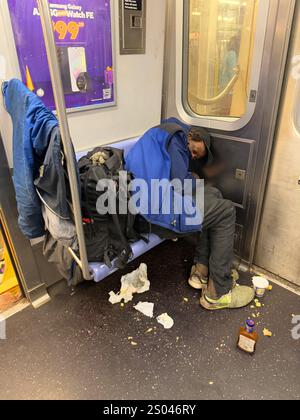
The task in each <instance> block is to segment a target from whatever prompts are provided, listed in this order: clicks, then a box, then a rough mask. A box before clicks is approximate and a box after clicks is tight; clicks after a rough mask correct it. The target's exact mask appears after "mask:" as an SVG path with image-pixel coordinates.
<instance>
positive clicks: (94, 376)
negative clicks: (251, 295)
mask: <svg viewBox="0 0 300 420" xmlns="http://www.w3.org/2000/svg"><path fill="white" fill-rule="evenodd" d="M191 253H192V248H191V245H189V244H188V243H186V242H185V241H181V242H179V243H172V242H168V243H165V244H163V245H161V246H160V247H158V248H156V249H155V250H154V251H152V252H151V253H149V254H147V255H145V256H144V257H143V258H142V259H141V260H140V261H138V262H136V263H134V264H132V265H131V266H130V267H129V269H128V270H127V271H131V269H132V268H135V267H137V265H138V263H139V262H141V261H143V262H146V263H148V265H149V278H150V279H151V282H152V285H151V291H150V292H149V293H147V294H145V295H141V296H138V297H136V298H135V299H134V303H137V302H139V301H140V300H142V301H150V302H154V303H155V314H156V315H159V314H161V313H163V312H168V313H169V314H170V315H171V316H172V317H173V318H174V321H175V326H174V327H173V329H172V330H170V331H165V330H164V329H163V328H162V327H161V326H159V325H158V324H157V323H156V321H155V320H151V319H148V318H145V317H143V316H142V315H139V314H138V313H137V312H136V311H135V310H134V309H133V304H132V303H130V304H128V305H127V306H126V308H124V309H122V308H121V307H120V306H119V305H117V306H112V305H110V303H109V302H108V292H109V291H111V290H115V291H118V287H119V280H120V274H118V273H117V274H116V275H114V276H112V277H110V278H109V279H107V280H105V281H104V282H103V283H101V284H100V285H98V286H96V285H94V284H86V285H83V286H81V287H80V288H79V289H78V290H77V293H76V294H75V295H74V296H70V293H69V292H68V291H67V292H61V293H60V294H58V295H57V296H56V297H55V298H54V299H53V300H52V301H51V303H50V304H48V305H47V306H44V307H43V308H41V309H39V310H37V311H35V310H33V309H31V308H29V309H27V310H25V311H23V312H22V313H19V314H18V315H16V316H15V317H13V318H12V319H10V320H9V321H8V326H7V334H8V337H7V340H6V341H0V355H1V357H0V389H1V394H0V398H1V399H6V398H9V399H11V398H21V399H28V398H33V399H39V398H41V399H46V398H51V399H62V398H67V399H76V398H83V399H95V398H96V399H222V398H225V399H253V398H254V399H273V398H274V399H295V398H299V397H300V376H299V372H300V341H294V340H293V339H292V336H291V329H292V323H291V320H292V314H295V315H300V297H298V296H296V295H293V294H292V293H290V292H287V291H286V290H284V289H282V288H280V287H277V286H275V287H274V290H273V292H271V293H268V295H267V296H266V298H265V300H264V304H265V307H263V308H262V309H261V310H256V309H255V310H254V309H251V308H248V309H244V310H236V311H231V312H230V311H223V312H219V313H208V312H205V311H204V310H202V309H200V307H199V303H198V293H196V292H194V291H193V290H191V289H190V288H189V287H188V286H187V284H186V277H187V273H188V270H189V268H190V265H191V259H190V255H191ZM245 281H246V282H247V281H249V279H245V278H244V279H243V280H242V282H245ZM184 298H188V302H185V301H184ZM258 311H259V312H261V316H260V317H259V318H258V320H259V321H258V322H259V325H258V328H257V329H258V332H259V335H260V342H259V344H258V348H257V353H256V354H255V356H254V357H251V356H248V355H247V354H244V353H241V352H239V351H238V350H237V349H236V341H237V334H238V329H239V327H240V325H242V324H243V323H244V321H245V320H246V319H247V318H248V316H251V315H252V313H256V312H258ZM153 327H157V329H156V330H154V332H152V333H149V334H146V333H145V332H146V331H147V330H148V329H149V328H153ZM264 327H267V328H269V329H270V330H271V331H273V333H274V337H273V338H270V339H269V338H264V337H263V334H262V330H263V328H264ZM128 337H133V340H134V341H135V342H136V343H138V346H137V347H132V345H131V344H130V341H129V340H128Z"/></svg>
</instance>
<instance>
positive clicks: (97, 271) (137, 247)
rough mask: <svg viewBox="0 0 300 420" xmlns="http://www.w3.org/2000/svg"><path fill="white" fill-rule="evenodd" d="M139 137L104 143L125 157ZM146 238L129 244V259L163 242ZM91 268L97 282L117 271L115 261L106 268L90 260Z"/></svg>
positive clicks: (78, 155)
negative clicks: (130, 254)
mask: <svg viewBox="0 0 300 420" xmlns="http://www.w3.org/2000/svg"><path fill="white" fill-rule="evenodd" d="M139 139H140V137H136V138H132V139H129V140H124V141H119V142H117V143H111V144H106V145H105V146H110V147H115V148H117V149H122V150H124V155H125V158H126V155H127V153H129V151H130V150H131V149H132V147H133V146H134V145H135V143H136V142H137V141H138V140H139ZM87 153H88V151H85V152H78V153H76V157H77V160H79V159H80V158H82V157H83V156H84V155H86V154H87ZM147 239H149V243H146V242H145V241H143V240H141V241H138V242H135V243H134V244H131V247H132V251H133V257H132V259H131V260H130V261H134V260H135V259H136V258H139V257H140V256H141V255H143V254H145V253H146V252H148V251H150V250H151V249H153V248H155V247H156V246H157V245H159V244H160V243H162V242H163V240H162V239H160V238H159V237H158V236H157V235H154V234H151V235H147ZM89 265H90V268H91V270H93V273H94V281H95V282H96V283H99V282H100V281H102V280H104V279H105V278H106V277H108V276H109V275H111V274H113V273H115V272H116V271H118V268H117V267H116V266H115V262H113V267H112V268H108V267H107V265H105V264H104V263H103V262H102V263H101V262H98V263H95V262H90V263H89Z"/></svg>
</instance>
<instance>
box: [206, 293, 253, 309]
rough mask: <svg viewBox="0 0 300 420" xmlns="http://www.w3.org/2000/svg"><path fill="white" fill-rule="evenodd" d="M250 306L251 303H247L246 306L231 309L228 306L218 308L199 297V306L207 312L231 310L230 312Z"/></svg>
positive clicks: (218, 306)
mask: <svg viewBox="0 0 300 420" xmlns="http://www.w3.org/2000/svg"><path fill="white" fill-rule="evenodd" d="M250 304H251V302H250V303H247V304H246V305H243V306H239V307H235V308H232V307H230V306H220V305H214V304H213V303H209V302H207V300H206V299H205V297H204V296H201V299H200V305H201V306H202V308H204V309H206V310H207V311H221V310H224V309H231V310H232V309H243V308H246V307H247V306H249V305H250Z"/></svg>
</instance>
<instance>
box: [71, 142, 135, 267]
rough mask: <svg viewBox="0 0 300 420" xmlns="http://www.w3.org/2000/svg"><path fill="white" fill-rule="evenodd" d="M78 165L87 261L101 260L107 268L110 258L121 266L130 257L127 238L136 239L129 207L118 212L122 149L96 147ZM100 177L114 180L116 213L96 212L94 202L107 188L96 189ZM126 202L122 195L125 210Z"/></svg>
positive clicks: (122, 166)
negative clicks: (121, 212) (122, 211)
mask: <svg viewBox="0 0 300 420" xmlns="http://www.w3.org/2000/svg"><path fill="white" fill-rule="evenodd" d="M78 165H79V172H80V182H81V194H82V211H83V218H84V231H85V238H86V246H87V253H88V259H89V261H90V262H104V263H105V264H106V265H107V266H108V267H110V268H111V266H112V264H111V263H112V261H113V260H114V259H117V260H116V265H117V267H118V268H124V267H125V265H126V264H127V262H128V260H129V259H130V258H131V257H132V249H131V246H130V244H129V241H135V240H137V239H138V235H137V234H136V232H135V230H134V222H135V215H133V214H131V213H130V212H129V210H128V211H127V214H126V215H123V214H122V215H120V214H118V210H119V198H120V197H119V172H120V171H124V154H123V151H122V150H119V149H115V148H111V147H98V148H96V149H94V150H93V151H92V152H90V153H88V154H87V155H86V156H84V157H83V158H81V159H80V161H79V163H78ZM100 180H112V181H113V182H114V183H115V185H116V191H117V203H116V204H117V214H113V213H114V212H110V211H109V212H108V213H107V214H105V215H100V214H99V213H98V211H97V201H98V199H99V197H101V195H102V194H104V193H105V192H106V191H107V190H106V191H103V192H98V191H97V184H98V182H99V181H100ZM131 180H132V177H131V174H128V176H127V183H130V182H131ZM128 201H129V197H128V195H127V194H126V205H127V209H128ZM105 205H107V202H106V203H105Z"/></svg>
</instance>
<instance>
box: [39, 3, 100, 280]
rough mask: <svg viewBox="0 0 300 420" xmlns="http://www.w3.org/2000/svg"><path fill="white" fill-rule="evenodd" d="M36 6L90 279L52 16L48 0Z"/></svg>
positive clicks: (82, 257) (86, 274)
mask: <svg viewBox="0 0 300 420" xmlns="http://www.w3.org/2000/svg"><path fill="white" fill-rule="evenodd" d="M37 2H38V8H39V12H40V15H41V22H42V28H43V34H44V41H45V45H46V50H47V57H48V64H49V70H50V75H51V81H52V88H53V93H54V99H55V105H56V110H57V115H58V120H59V127H60V132H61V138H62V143H63V147H64V153H65V158H66V162H67V170H68V175H69V180H70V187H71V196H72V203H73V211H74V218H75V225H76V231H77V237H78V243H79V252H80V260H81V265H82V274H83V277H84V279H85V280H92V276H91V272H90V268H89V264H88V258H87V252H86V245H85V237H84V231H83V224H82V213H81V204H80V197H79V193H78V188H77V185H78V183H77V175H76V168H75V165H74V160H73V147H72V140H71V135H70V130H69V124H68V120H67V113H66V103H65V97H64V91H63V85H62V80H61V73H60V67H59V62H58V57H57V49H56V43H55V38H54V32H53V25H52V18H51V13H50V8H49V4H48V0H37Z"/></svg>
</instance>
